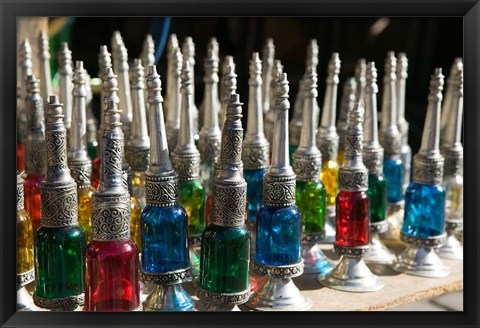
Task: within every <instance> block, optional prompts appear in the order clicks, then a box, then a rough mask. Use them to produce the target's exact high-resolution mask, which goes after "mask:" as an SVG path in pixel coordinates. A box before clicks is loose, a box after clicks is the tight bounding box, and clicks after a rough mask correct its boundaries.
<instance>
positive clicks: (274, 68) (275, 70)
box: [264, 60, 290, 148]
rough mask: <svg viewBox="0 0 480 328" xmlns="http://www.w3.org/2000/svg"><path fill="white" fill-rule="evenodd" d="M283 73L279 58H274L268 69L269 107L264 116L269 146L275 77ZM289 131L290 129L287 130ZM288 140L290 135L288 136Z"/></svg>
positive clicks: (273, 110) (272, 118)
mask: <svg viewBox="0 0 480 328" xmlns="http://www.w3.org/2000/svg"><path fill="white" fill-rule="evenodd" d="M282 73H283V65H282V63H281V61H280V60H275V61H274V63H273V66H272V69H271V70H270V86H269V87H270V92H269V94H270V101H269V104H270V109H269V111H268V113H267V115H266V116H265V129H264V133H265V137H266V138H267V140H268V143H269V144H270V148H271V147H272V145H273V129H274V120H275V99H276V93H275V89H276V86H277V77H278V76H279V75H281V74H282ZM289 133H290V131H289ZM289 141H290V137H289Z"/></svg>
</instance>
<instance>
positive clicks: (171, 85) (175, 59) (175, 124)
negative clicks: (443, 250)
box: [165, 47, 183, 153]
mask: <svg viewBox="0 0 480 328" xmlns="http://www.w3.org/2000/svg"><path fill="white" fill-rule="evenodd" d="M168 58H169V65H170V74H169V75H168V79H167V121H166V126H165V129H166V132H167V142H168V150H169V151H170V153H171V152H173V150H174V149H175V147H176V146H177V142H178V133H179V131H178V130H179V129H180V112H181V105H182V102H181V100H182V97H181V94H180V84H181V82H180V72H181V70H182V63H183V59H182V54H181V52H180V48H178V47H176V48H174V49H172V52H170V53H169V56H168Z"/></svg>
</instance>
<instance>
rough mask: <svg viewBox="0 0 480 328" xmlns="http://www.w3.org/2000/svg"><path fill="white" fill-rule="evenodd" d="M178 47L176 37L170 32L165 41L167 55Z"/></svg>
mask: <svg viewBox="0 0 480 328" xmlns="http://www.w3.org/2000/svg"><path fill="white" fill-rule="evenodd" d="M178 47H179V43H178V38H177V35H176V34H175V33H172V34H170V36H169V37H168V43H167V56H168V55H170V54H171V53H172V52H173V51H174V50H175V49H176V48H178Z"/></svg>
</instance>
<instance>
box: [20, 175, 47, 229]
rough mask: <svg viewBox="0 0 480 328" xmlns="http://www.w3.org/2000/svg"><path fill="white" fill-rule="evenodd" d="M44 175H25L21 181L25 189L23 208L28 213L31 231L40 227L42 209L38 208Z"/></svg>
mask: <svg viewBox="0 0 480 328" xmlns="http://www.w3.org/2000/svg"><path fill="white" fill-rule="evenodd" d="M44 178H45V176H44V175H27V177H26V178H25V181H24V183H23V186H24V190H25V210H26V211H27V212H28V214H30V217H31V218H32V224H33V232H34V233H35V231H37V229H38V228H40V222H41V218H42V211H41V209H40V184H41V182H42V181H43V179H44Z"/></svg>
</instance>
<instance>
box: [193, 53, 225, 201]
mask: <svg viewBox="0 0 480 328" xmlns="http://www.w3.org/2000/svg"><path fill="white" fill-rule="evenodd" d="M204 69H205V76H204V78H203V81H204V82H205V93H204V97H203V103H202V111H203V126H202V129H201V130H200V139H199V142H198V148H199V151H200V158H201V162H200V180H201V182H202V185H203V186H204V188H205V193H206V194H207V195H210V194H211V183H212V180H213V177H212V173H213V164H214V163H215V161H216V160H217V158H218V156H219V155H220V142H221V133H222V132H221V130H220V127H219V126H218V111H219V100H218V81H219V78H218V74H217V73H218V56H217V54H216V50H215V49H213V48H209V49H208V51H207V57H206V58H205V61H204Z"/></svg>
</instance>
